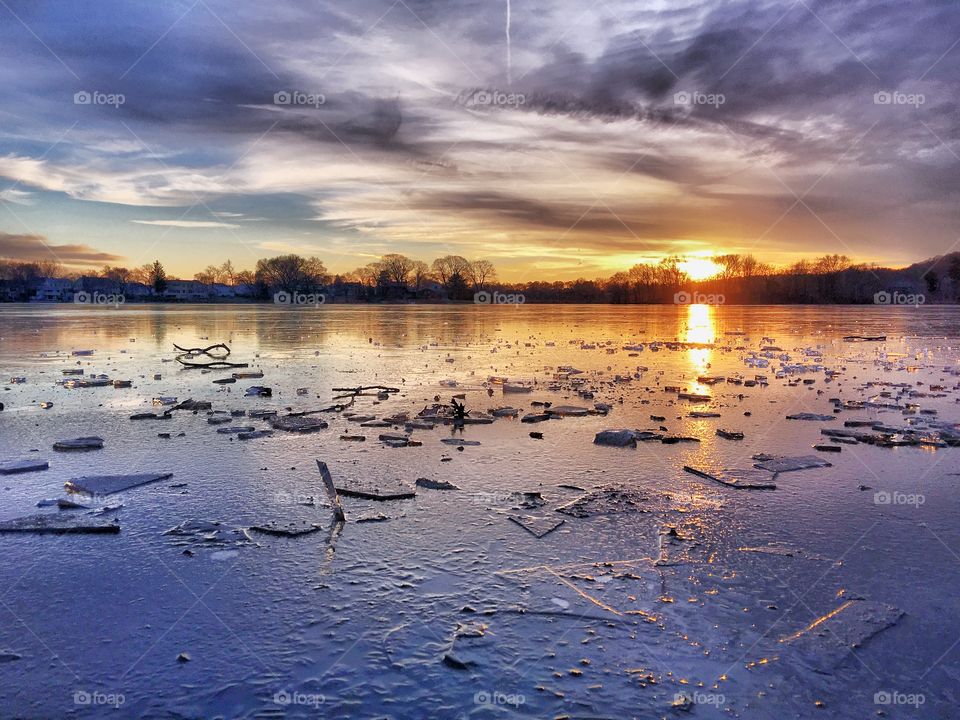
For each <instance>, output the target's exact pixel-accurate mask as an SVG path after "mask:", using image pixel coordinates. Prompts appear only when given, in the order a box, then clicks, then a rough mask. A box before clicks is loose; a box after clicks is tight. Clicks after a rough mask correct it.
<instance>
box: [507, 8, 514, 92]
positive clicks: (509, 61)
mask: <svg viewBox="0 0 960 720" xmlns="http://www.w3.org/2000/svg"><path fill="white" fill-rule="evenodd" d="M507 84H508V85H511V84H513V77H512V59H511V57H510V0H507Z"/></svg>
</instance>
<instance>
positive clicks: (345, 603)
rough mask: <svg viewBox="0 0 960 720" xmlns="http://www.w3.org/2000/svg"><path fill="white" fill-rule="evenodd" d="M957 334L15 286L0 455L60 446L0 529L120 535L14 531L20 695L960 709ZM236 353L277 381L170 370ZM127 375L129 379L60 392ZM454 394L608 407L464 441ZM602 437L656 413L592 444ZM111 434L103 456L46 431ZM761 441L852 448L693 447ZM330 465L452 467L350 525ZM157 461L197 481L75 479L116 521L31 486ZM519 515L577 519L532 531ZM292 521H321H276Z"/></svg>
mask: <svg viewBox="0 0 960 720" xmlns="http://www.w3.org/2000/svg"><path fill="white" fill-rule="evenodd" d="M958 334H960V312H958V310H957V309H956V308H952V307H951V308H947V307H920V308H911V307H881V308H876V307H864V308H861V307H855V308H850V307H707V306H700V305H694V306H680V307H673V306H671V307H631V306H532V305H531V306H501V307H497V306H493V307H483V306H481V307H473V306H470V307H443V306H389V307H362V306H326V307H324V306H321V307H318V308H293V309H291V308H289V307H285V306H280V307H276V306H145V307H136V306H121V307H119V308H100V307H89V306H83V307H74V306H58V307H49V306H12V305H7V306H2V305H0V381H2V382H3V383H4V384H3V385H2V386H0V387H2V391H0V402H3V403H4V404H5V410H4V411H3V412H0V462H2V461H7V460H15V459H24V458H26V459H34V460H35V459H38V458H40V459H45V460H48V461H49V469H47V470H42V471H35V472H27V473H22V474H11V475H4V476H0V490H2V503H0V521H7V520H11V519H14V518H20V517H23V516H29V515H34V514H37V513H49V514H53V515H56V516H57V517H58V518H62V517H66V516H70V517H76V518H80V520H81V521H83V520H84V519H89V520H91V521H96V522H101V523H103V522H109V521H110V520H115V521H116V522H117V523H119V525H120V532H119V533H116V534H89V535H88V534H42V535H41V534H34V533H17V534H0V543H2V546H3V548H2V549H3V555H2V556H3V558H4V560H3V562H2V563H0V717H4V718H8V717H9V718H54V717H76V718H87V717H150V718H282V717H323V718H341V717H344V718H346V717H390V718H427V717H430V718H448V717H449V718H460V717H470V718H488V717H489V718H494V717H530V718H551V717H556V716H569V717H573V718H620V719H622V718H653V717H664V716H672V715H677V714H679V715H681V716H682V715H683V714H684V709H683V708H686V709H687V710H689V711H691V712H692V713H693V716H694V717H707V718H709V717H747V718H771V719H775V718H776V719H780V718H792V717H798V718H799V717H812V716H815V715H816V714H817V713H820V714H822V715H823V717H837V718H851V719H852V718H857V719H860V718H864V717H873V716H875V715H877V714H878V711H882V713H883V714H884V716H885V717H892V718H899V717H930V718H947V717H953V716H954V713H955V712H956V710H955V708H956V705H957V703H958V702H960V690H958V688H960V603H958V602H957V600H956V597H957V592H958V589H960V582H958V580H957V578H958V577H960V521H958V517H960V515H958V512H957V511H958V493H957V483H958V479H960V447H953V446H949V442H948V440H949V439H950V438H951V436H955V435H956V433H958V432H960V430H958V428H957V427H956V425H955V424H956V423H958V422H960V406H958V398H960V390H958V384H960V337H958ZM848 335H860V336H876V335H885V336H886V338H887V339H886V341H883V342H845V341H844V340H843V339H842V338H843V337H844V336H848ZM220 342H223V343H226V344H228V345H229V346H230V348H231V350H232V353H231V354H230V356H229V358H228V359H229V360H230V361H233V362H238V363H248V364H249V367H248V368H245V369H220V370H212V371H204V370H201V369H196V368H191V369H185V368H183V367H182V366H181V365H180V364H178V363H177V362H176V360H175V357H176V355H177V354H178V353H177V352H176V351H175V350H174V348H173V344H174V343H176V344H178V345H181V346H183V347H203V346H208V345H212V344H214V343H220ZM74 351H81V352H83V351H93V353H92V354H81V355H76V356H75V355H73V354H72V353H73V352H74ZM197 359H199V360H204V359H206V360H209V358H208V357H205V356H201V357H200V358H197ZM80 369H82V370H83V373H84V374H83V375H68V374H64V371H65V370H67V371H77V370H80ZM574 370H576V371H580V372H574ZM249 371H262V372H263V377H262V378H258V379H239V380H238V381H237V382H236V383H235V384H217V383H214V382H213V381H214V380H215V379H221V378H228V377H230V376H231V373H233V372H241V373H242V372H249ZM100 374H103V375H106V376H108V377H109V379H110V380H130V381H132V386H131V387H118V388H115V387H113V386H112V385H105V386H101V387H68V384H69V383H67V384H64V381H69V380H83V379H89V378H90V377H91V376H93V375H100ZM491 378H498V380H491ZM502 378H507V383H508V385H507V386H506V387H505V386H504V385H503V384H501V382H500V380H499V379H502ZM698 378H700V379H699V380H698ZM513 384H517V385H519V386H526V387H528V388H531V391H530V392H509V390H510V389H511V388H510V386H512V385H513ZM367 385H383V386H389V387H395V388H397V389H398V390H399V392H396V393H394V392H391V393H388V394H387V396H385V397H386V399H378V397H377V395H376V392H375V391H374V393H373V394H367V395H362V396H358V397H356V398H355V399H354V401H353V403H352V405H351V406H350V407H349V408H345V409H343V411H341V412H336V411H330V412H324V413H317V414H312V415H307V416H304V417H309V418H315V419H320V418H322V419H323V420H325V421H326V422H327V423H329V427H327V428H325V429H321V430H319V431H317V432H312V433H307V434H300V433H292V432H285V431H283V430H276V431H275V432H274V433H273V434H272V435H269V436H265V437H255V438H253V439H249V440H240V439H238V437H237V436H236V434H235V433H229V432H218V430H221V429H226V428H227V427H232V426H243V427H252V428H254V429H257V430H259V429H267V430H269V429H271V425H270V424H269V419H263V418H251V417H249V413H250V411H256V410H271V409H272V410H276V411H277V412H278V414H279V415H280V416H283V415H287V414H288V413H289V412H291V410H292V411H294V412H301V411H310V410H318V409H322V408H327V407H329V406H330V405H332V404H334V402H337V403H345V402H347V400H345V399H343V398H341V399H339V400H336V401H335V400H334V398H335V396H338V395H344V393H342V392H335V391H334V390H333V389H334V388H350V387H357V386H367ZM252 386H266V387H269V388H270V389H271V390H272V395H271V396H270V397H263V396H253V397H248V396H245V391H246V390H247V388H249V387H252ZM298 389H300V392H299V393H298ZM518 389H519V388H518ZM680 393H689V394H692V395H693V396H694V397H693V399H692V400H690V399H683V398H682V397H681V395H680ZM459 394H463V395H464V402H465V404H466V408H467V410H468V411H470V416H469V417H470V418H471V419H479V418H483V417H484V416H486V414H488V413H489V412H490V411H492V410H494V409H497V408H503V407H507V406H512V407H513V408H516V409H517V410H518V411H519V416H520V417H522V416H524V415H527V414H544V413H545V412H548V411H549V409H550V408H552V409H554V410H556V408H557V407H559V406H574V407H576V408H582V409H586V410H589V411H592V412H591V414H587V415H584V416H578V414H579V412H581V411H580V410H577V411H565V414H566V415H567V416H565V417H561V418H554V419H549V420H546V421H544V422H536V423H525V422H521V420H520V417H499V418H497V419H496V420H495V421H494V422H492V423H490V424H468V425H466V427H464V428H462V429H460V430H458V429H456V428H454V427H453V426H452V425H450V424H444V423H443V421H442V417H439V418H438V413H440V414H441V415H442V412H441V411H438V410H436V409H434V410H428V412H427V413H425V414H426V415H427V416H428V417H432V418H433V422H432V423H430V424H435V425H436V426H435V427H434V428H433V429H426V428H425V423H423V422H422V421H421V422H417V423H416V427H415V428H414V429H412V430H409V431H408V430H405V425H404V422H403V419H402V418H401V417H399V416H400V415H401V414H402V413H407V415H408V416H409V418H410V419H414V418H415V417H416V416H417V415H418V414H420V413H421V411H423V410H424V409H425V408H430V407H431V406H433V405H434V403H435V398H439V401H438V404H442V405H448V404H449V403H450V401H451V398H452V397H453V396H454V395H459ZM697 395H707V396H709V398H707V399H697V397H696V396H697ZM381 397H384V396H381ZM154 398H158V399H159V398H176V402H178V403H179V402H182V401H185V400H187V399H193V400H195V401H201V402H203V401H209V402H210V403H211V405H212V410H213V411H214V412H216V411H227V412H230V411H244V412H245V413H246V414H244V415H240V414H239V413H237V415H236V416H234V417H231V419H230V421H229V423H225V424H223V425H219V424H213V423H211V422H210V420H211V419H213V420H214V421H216V420H217V419H218V416H217V415H214V416H211V415H208V411H207V410H205V409H200V410H197V411H195V412H194V411H191V410H186V409H180V410H173V411H171V412H170V415H171V417H170V418H169V419H146V420H131V419H130V416H131V415H134V414H137V413H151V412H152V413H157V414H158V415H160V416H161V417H162V414H163V413H164V411H165V410H169V409H170V408H171V407H173V406H172V405H166V406H163V405H159V404H154V403H153V399H154ZM41 403H52V406H51V407H49V408H44V407H42V406H41ZM534 403H551V405H550V408H547V407H546V406H545V405H543V404H536V405H535V404H534ZM606 405H609V406H610V409H609V411H608V412H607V414H606V415H604V414H602V413H599V412H597V411H596V408H597V407H599V408H600V410H601V411H603V410H605V406H606ZM350 413H357V414H361V415H364V416H373V417H374V418H377V419H382V418H384V417H390V418H392V422H391V423H390V425H389V426H387V427H381V428H378V427H369V426H367V427H365V426H363V425H362V424H361V422H358V421H356V420H352V419H350V418H349V417H348V414H350ZM569 413H573V415H571V414H569ZM691 413H694V414H695V415H700V417H696V416H694V417H691ZM801 413H809V414H811V415H810V416H806V417H814V416H818V415H819V416H823V417H821V419H790V420H788V419H786V417H787V416H788V415H791V416H795V415H798V414H801ZM713 414H719V417H712V415H713ZM827 416H830V417H829V418H827ZM848 421H855V422H854V423H853V424H852V425H851V424H850V423H849V422H848ZM856 421H862V422H860V423H857V422H856ZM845 423H847V424H846V425H845ZM421 425H423V426H424V427H421ZM718 428H719V429H723V430H727V431H733V432H742V433H743V435H744V438H743V439H742V440H733V439H727V438H725V437H721V436H719V435H717V433H716V431H717V429H718ZM607 429H631V430H637V431H643V430H647V431H649V433H648V435H647V436H642V435H641V436H639V437H640V439H639V441H636V447H632V446H630V445H632V443H631V444H630V445H628V446H626V447H608V446H601V445H597V444H594V437H595V435H596V434H597V433H599V432H601V431H603V430H607ZM822 430H827V431H834V430H835V431H840V432H839V433H836V434H834V435H833V436H830V435H825V434H823V433H822V432H821V431H822ZM531 432H534V433H542V438H540V439H535V438H533V437H531V436H530V433H531ZM384 433H387V434H391V435H397V434H403V435H409V437H410V438H411V439H413V440H414V441H418V442H419V443H422V444H417V442H415V443H414V444H413V445H410V446H405V447H393V446H391V445H390V444H387V443H384V442H382V441H380V440H379V436H380V435H381V434H384ZM858 433H859V434H860V436H861V437H860V440H859V441H858V440H857V439H856V437H851V436H852V435H856V434H858ZM342 435H351V436H358V435H362V436H364V437H365V438H366V440H365V441H363V442H360V441H356V440H342V439H341V436H342ZM83 436H99V437H101V438H102V439H103V441H104V447H103V448H102V449H98V450H90V451H85V452H83V451H81V452H78V451H73V452H67V451H57V450H54V449H53V447H52V446H53V444H54V443H55V442H57V441H61V440H64V439H70V438H77V437H83ZM661 436H665V437H666V438H667V440H668V442H667V443H664V442H663V441H662V439H661ZM644 437H647V438H653V439H644ZM457 438H459V439H462V440H464V441H469V442H472V441H476V442H478V443H479V444H478V445H476V444H467V445H466V446H463V447H462V450H461V449H458V447H457V445H454V444H446V443H443V442H441V440H442V439H457ZM671 438H674V439H675V438H694V439H696V440H698V441H699V442H695V441H692V440H690V441H678V442H670V440H671ZM878 439H879V440H878ZM395 444H400V443H395ZM815 445H820V446H832V447H833V448H835V449H839V452H833V451H827V450H815V449H814V447H813V446H815ZM760 454H767V455H774V456H791V457H792V456H816V457H817V458H820V459H821V460H823V461H826V462H829V463H830V466H829V467H818V468H810V469H805V470H800V471H793V472H781V473H779V474H778V475H776V476H773V475H772V473H771V474H769V478H770V479H771V480H772V481H774V482H775V484H776V489H775V490H752V489H746V488H737V487H728V486H724V485H722V484H720V483H718V482H713V481H712V480H710V479H709V478H704V477H701V476H698V475H694V474H691V473H689V472H685V471H684V469H683V468H684V466H692V467H695V468H701V469H713V470H716V469H723V468H736V469H753V466H754V464H755V463H758V462H760V463H762V462H763V458H762V457H761V458H754V456H755V455H760ZM317 459H319V460H322V461H324V462H326V463H327V465H328V466H329V468H330V471H331V473H332V475H333V477H334V480H335V482H336V483H337V484H338V486H339V485H341V484H343V485H351V484H356V483H358V482H366V483H370V482H373V481H378V482H391V481H395V480H397V479H399V480H400V481H402V483H404V484H406V485H410V486H413V484H414V481H415V480H416V479H417V478H427V479H429V480H432V481H447V482H449V483H452V484H454V485H456V486H457V488H458V489H455V490H439V489H433V488H429V487H417V488H416V497H414V498H410V499H400V500H390V501H383V502H380V501H375V500H368V499H358V498H353V497H342V502H343V506H344V509H345V512H346V523H345V524H343V525H338V524H336V523H335V522H334V518H333V514H332V511H331V506H330V504H329V502H328V500H327V498H326V495H325V494H324V491H323V486H322V483H321V480H320V475H319V473H318V471H317V466H316V462H315V461H316V460H317ZM130 473H173V477H171V478H169V479H165V480H160V481H157V482H153V483H150V484H146V485H142V486H139V487H135V488H132V489H128V490H124V491H122V492H120V493H117V494H114V495H108V496H95V497H93V498H86V497H85V496H84V495H72V496H69V497H71V498H72V499H74V500H76V501H77V502H80V503H81V504H87V505H89V506H90V507H92V508H100V507H102V506H104V505H106V506H110V507H114V508H116V506H118V505H121V504H122V507H120V508H118V509H114V510H109V511H107V512H105V513H103V514H99V515H92V514H90V512H91V511H90V510H86V509H73V510H58V509H57V507H56V506H53V507H42V508H38V507H37V503H38V502H40V501H43V500H46V499H56V498H66V497H68V496H67V494H66V493H65V491H64V483H65V482H67V481H68V480H71V479H73V478H78V477H81V476H90V475H116V474H130ZM610 488H614V489H616V490H618V491H619V494H618V495H616V496H615V497H614V499H618V500H619V502H618V503H616V504H611V503H610V502H609V501H610V500H611V497H610V495H609V493H605V492H604V490H605V489H610ZM517 493H539V494H540V496H541V497H542V501H541V500H539V499H538V498H537V497H536V496H532V495H526V496H524V495H522V494H517ZM591 493H593V494H592V495H591ZM578 499H580V500H581V502H579V503H576V504H575V505H573V506H572V508H567V512H558V510H557V508H561V507H562V506H565V505H567V504H568V503H571V502H575V501H577V500H578ZM311 503H312V504H311ZM381 516H382V517H381ZM511 516H515V517H519V518H520V519H521V522H524V523H527V524H528V525H529V526H530V527H531V528H534V529H537V528H540V529H541V531H542V530H546V529H549V527H552V526H553V525H555V524H556V523H557V522H559V521H560V520H563V523H562V524H561V525H559V526H558V527H556V529H554V530H552V531H550V532H548V533H547V534H545V535H543V536H542V537H537V536H536V534H534V533H533V532H528V531H527V529H525V528H524V527H523V526H522V525H521V524H519V523H517V522H513V521H511V520H510V517H511ZM191 520H192V521H196V522H195V523H194V524H192V525H191V524H187V525H185V526H183V528H185V531H184V532H181V533H175V534H164V533H165V532H166V531H168V530H170V529H171V528H175V527H177V526H181V525H182V524H183V523H185V522H186V521H191ZM212 522H218V523H221V525H220V526H218V527H214V526H201V524H202V523H212ZM289 523H295V524H296V526H297V527H298V528H312V527H313V526H314V525H316V526H318V527H319V529H318V531H317V532H313V533H310V534H303V535H300V536H296V537H282V536H275V535H271V534H266V533H263V532H258V531H256V530H250V528H251V527H253V526H263V525H270V524H273V525H275V526H276V525H278V524H289ZM196 526H201V530H200V531H199V532H196V533H194V534H189V533H187V532H186V531H189V530H191V529H192V528H193V527H196ZM181 654H185V655H183V657H181ZM691 703H692V705H691ZM818 706H819V707H822V709H819V710H818ZM117 708H119V709H117Z"/></svg>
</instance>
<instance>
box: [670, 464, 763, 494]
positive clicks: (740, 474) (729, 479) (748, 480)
mask: <svg viewBox="0 0 960 720" xmlns="http://www.w3.org/2000/svg"><path fill="white" fill-rule="evenodd" d="M683 469H684V470H686V471H687V472H688V473H690V474H692V475H696V476H697V477H701V478H704V479H706V480H713V481H714V482H718V483H720V484H721V485H726V486H727V487H733V488H739V489H744V490H776V489H777V483H776V482H775V479H776V474H774V475H771V474H770V473H769V472H767V471H766V470H759V469H750V468H747V469H737V468H724V469H712V468H695V467H691V466H689V465H684V466H683Z"/></svg>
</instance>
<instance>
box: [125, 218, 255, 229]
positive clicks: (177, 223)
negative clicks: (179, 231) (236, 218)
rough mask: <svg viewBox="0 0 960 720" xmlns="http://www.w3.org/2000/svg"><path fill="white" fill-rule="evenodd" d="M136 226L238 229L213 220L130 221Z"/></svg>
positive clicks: (232, 225)
mask: <svg viewBox="0 0 960 720" xmlns="http://www.w3.org/2000/svg"><path fill="white" fill-rule="evenodd" d="M130 222H132V223H136V224H137V225H160V226H162V227H175V228H238V227H240V226H239V225H234V224H232V223H224V222H216V221H214V220H131V221H130Z"/></svg>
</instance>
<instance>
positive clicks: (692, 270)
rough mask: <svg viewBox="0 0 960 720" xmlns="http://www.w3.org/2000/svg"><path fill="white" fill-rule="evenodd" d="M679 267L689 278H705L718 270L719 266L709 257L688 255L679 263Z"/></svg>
mask: <svg viewBox="0 0 960 720" xmlns="http://www.w3.org/2000/svg"><path fill="white" fill-rule="evenodd" d="M680 269H681V270H683V272H685V273H686V274H687V275H688V276H689V277H690V279H691V280H706V279H707V278H711V277H713V276H714V275H716V274H717V273H719V272H720V269H721V268H720V266H719V265H717V264H716V263H715V262H714V261H713V260H711V259H710V258H703V257H688V258H685V259H684V260H683V261H682V262H681V263H680Z"/></svg>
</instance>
